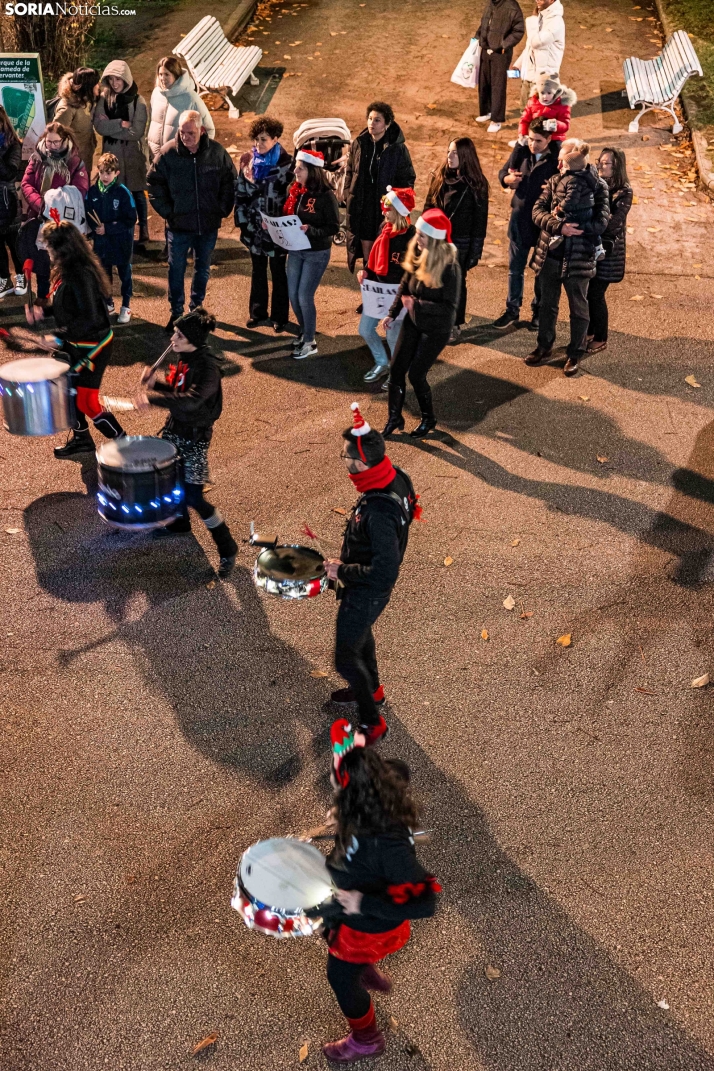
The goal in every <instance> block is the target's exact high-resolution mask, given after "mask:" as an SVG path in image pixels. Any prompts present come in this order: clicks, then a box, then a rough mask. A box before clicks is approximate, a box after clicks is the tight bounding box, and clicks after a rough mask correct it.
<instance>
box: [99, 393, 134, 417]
mask: <svg viewBox="0 0 714 1071" xmlns="http://www.w3.org/2000/svg"><path fill="white" fill-rule="evenodd" d="M100 401H101V403H102V406H103V407H104V408H105V409H108V410H109V412H110V413H127V412H128V411H129V410H130V409H136V406H135V405H134V403H133V402H132V400H131V398H114V397H112V395H110V394H102V395H100Z"/></svg>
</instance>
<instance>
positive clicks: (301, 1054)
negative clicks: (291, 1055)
mask: <svg viewBox="0 0 714 1071" xmlns="http://www.w3.org/2000/svg"><path fill="white" fill-rule="evenodd" d="M307 1054H308V1047H307V1042H305V1044H304V1045H303V1046H302V1048H301V1049H300V1052H299V1053H298V1056H299V1058H300V1063H301V1064H304V1063H305V1061H306V1060H307Z"/></svg>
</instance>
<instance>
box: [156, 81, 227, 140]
mask: <svg viewBox="0 0 714 1071" xmlns="http://www.w3.org/2000/svg"><path fill="white" fill-rule="evenodd" d="M188 111H193V112H198V113H199V115H200V116H201V122H202V124H203V126H204V128H205V130H206V133H207V134H208V136H209V138H215V136H216V128H215V125H214V123H213V119H212V118H211V113H210V112H209V110H208V108H207V107H206V105H205V103H204V101H203V98H202V97H200V96H199V95H198V90H197V89H196V85H195V82H194V80H193V78H192V77H191V75H190V74H189V73H188V71H184V72H183V74H182V75H181V76H180V77H179V78H177V79H176V81H175V82H174V84H173V85H172V86H169V88H168V89H162V88H161V86H158V85H157V86H156V87H155V88H154V90H153V92H152V94H151V121H150V123H149V133H148V136H147V141H148V142H149V154H150V159H151V160H155V159H156V157H157V155H158V154H159V153H160V152H161V149H162V148H163V147H164V145H165V144H166V142H167V141H172V140H173V139H174V138H175V137H176V135H177V133H178V123H179V116H180V115H181V112H188Z"/></svg>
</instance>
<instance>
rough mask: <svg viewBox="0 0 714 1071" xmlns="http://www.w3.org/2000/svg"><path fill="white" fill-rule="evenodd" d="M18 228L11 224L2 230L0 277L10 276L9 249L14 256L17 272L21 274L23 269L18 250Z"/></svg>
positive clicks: (0, 234)
mask: <svg viewBox="0 0 714 1071" xmlns="http://www.w3.org/2000/svg"><path fill="white" fill-rule="evenodd" d="M17 230H18V229H17V227H16V226H15V225H11V226H9V227H6V228H5V229H4V230H3V231H2V232H0V279H9V278H10V264H9V262H8V259H7V251H8V249H9V250H10V256H11V257H12V263H13V266H14V268H15V274H16V275H19V274H20V272H21V271H22V265H21V264H20V258H19V256H18V252H17Z"/></svg>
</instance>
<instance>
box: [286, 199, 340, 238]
mask: <svg viewBox="0 0 714 1071" xmlns="http://www.w3.org/2000/svg"><path fill="white" fill-rule="evenodd" d="M295 215H296V216H297V217H298V219H299V220H300V222H301V223H307V225H308V227H307V231H306V234H307V236H308V238H309V239H310V248H311V249H329V248H330V246H331V245H332V239H333V238H334V236H335V235H336V234H337V232H338V230H339V229H340V206H339V205H338V203H337V198H336V197H335V195H334V193H333V191H332V190H328V189H322V190H320V192H319V193H317V194H311V193H303V194H302V196H301V197H299V198H298V202H297V204H296V205H295Z"/></svg>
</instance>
